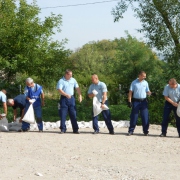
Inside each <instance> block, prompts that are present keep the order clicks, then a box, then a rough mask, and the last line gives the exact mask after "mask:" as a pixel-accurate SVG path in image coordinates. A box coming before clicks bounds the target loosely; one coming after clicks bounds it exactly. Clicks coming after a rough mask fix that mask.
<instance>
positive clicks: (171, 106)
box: [160, 78, 180, 137]
mask: <svg viewBox="0 0 180 180" xmlns="http://www.w3.org/2000/svg"><path fill="white" fill-rule="evenodd" d="M163 95H164V98H165V100H166V101H165V105H164V112H163V120H162V123H161V128H162V129H161V131H162V133H161V134H160V137H166V133H167V128H168V121H169V115H170V113H171V111H173V112H174V116H175V119H176V127H177V131H178V134H179V137H180V117H179V116H178V115H177V107H178V103H179V101H180V85H179V84H178V83H177V81H176V79H174V78H172V79H170V80H169V84H168V85H166V86H165V87H164V91H163Z"/></svg>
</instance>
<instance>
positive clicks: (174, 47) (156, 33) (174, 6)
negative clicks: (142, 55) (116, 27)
mask: <svg viewBox="0 0 180 180" xmlns="http://www.w3.org/2000/svg"><path fill="white" fill-rule="evenodd" d="M129 7H131V8H132V9H133V11H134V12H135V16H136V17H137V18H139V19H140V21H141V23H142V28H141V29H139V32H143V33H144V34H145V37H146V38H148V43H149V44H150V45H151V46H152V47H155V48H156V49H157V50H158V51H161V52H163V56H164V57H165V59H166V60H167V62H169V63H172V64H174V65H177V63H178V64H179V63H180V1H179V0H121V1H120V2H119V3H118V4H117V6H116V7H115V8H113V10H112V14H113V15H114V21H115V22H116V21H118V20H119V19H120V18H123V13H124V12H125V11H126V10H127V9H128V8H129ZM178 68H179V66H178Z"/></svg>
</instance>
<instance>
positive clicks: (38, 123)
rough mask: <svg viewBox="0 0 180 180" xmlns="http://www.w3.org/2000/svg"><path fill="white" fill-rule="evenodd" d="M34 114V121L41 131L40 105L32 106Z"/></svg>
mask: <svg viewBox="0 0 180 180" xmlns="http://www.w3.org/2000/svg"><path fill="white" fill-rule="evenodd" d="M34 114H35V116H36V122H37V125H38V129H39V131H43V122H42V109H41V106H37V107H34Z"/></svg>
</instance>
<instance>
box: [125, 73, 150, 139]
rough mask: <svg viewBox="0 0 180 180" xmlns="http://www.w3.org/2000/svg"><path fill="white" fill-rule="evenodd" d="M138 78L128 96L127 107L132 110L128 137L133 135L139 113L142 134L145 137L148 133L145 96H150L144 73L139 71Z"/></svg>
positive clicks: (132, 84)
mask: <svg viewBox="0 0 180 180" xmlns="http://www.w3.org/2000/svg"><path fill="white" fill-rule="evenodd" d="M138 76H139V78H137V79H136V80H134V81H133V82H132V83H131V86H130V89H129V94H128V107H129V108H132V110H131V115H130V127H129V131H128V135H129V136H130V135H133V132H134V129H135V127H136V124H137V120H138V114H139V111H140V115H141V119H142V126H143V133H144V135H145V136H147V135H148V133H149V131H148V129H149V114H148V102H147V95H151V92H150V90H149V85H148V82H147V81H146V80H145V78H146V73H145V72H144V71H140V72H139V75H138Z"/></svg>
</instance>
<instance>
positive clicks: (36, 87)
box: [24, 83, 43, 97]
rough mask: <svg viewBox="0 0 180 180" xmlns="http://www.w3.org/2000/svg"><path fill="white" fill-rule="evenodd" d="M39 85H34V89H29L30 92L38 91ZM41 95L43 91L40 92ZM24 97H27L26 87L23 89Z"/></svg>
mask: <svg viewBox="0 0 180 180" xmlns="http://www.w3.org/2000/svg"><path fill="white" fill-rule="evenodd" d="M39 87H40V85H39V84H36V83H34V87H31V89H32V91H33V92H35V91H37V90H38V89H39ZM41 93H43V90H41ZM24 95H25V96H26V97H27V95H28V89H27V86H26V87H25V88H24Z"/></svg>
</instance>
